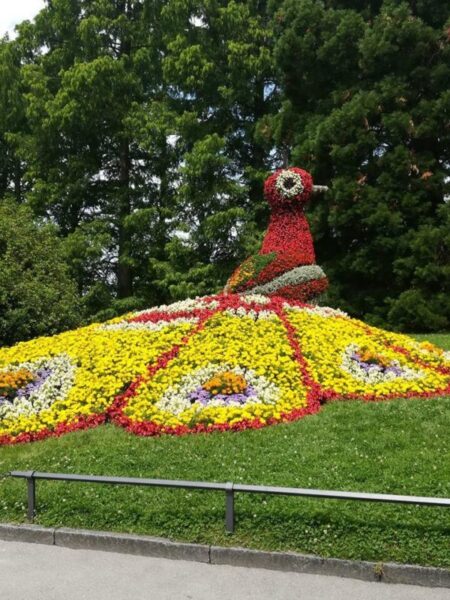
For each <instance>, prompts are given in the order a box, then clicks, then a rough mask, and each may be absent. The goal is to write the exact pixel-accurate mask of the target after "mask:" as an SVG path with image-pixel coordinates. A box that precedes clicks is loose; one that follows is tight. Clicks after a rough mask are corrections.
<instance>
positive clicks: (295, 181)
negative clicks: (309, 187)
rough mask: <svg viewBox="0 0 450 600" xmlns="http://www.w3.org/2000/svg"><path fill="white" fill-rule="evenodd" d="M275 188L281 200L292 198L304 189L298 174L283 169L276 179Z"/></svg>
mask: <svg viewBox="0 0 450 600" xmlns="http://www.w3.org/2000/svg"><path fill="white" fill-rule="evenodd" d="M275 187H276V188H277V190H278V192H279V193H280V194H281V195H282V196H283V198H294V196H297V195H298V194H301V193H302V192H303V190H304V189H305V186H304V185H303V180H302V178H301V176H300V174H299V173H296V172H295V171H291V170H289V169H284V170H283V171H281V173H280V174H279V175H278V177H277V181H276V183H275Z"/></svg>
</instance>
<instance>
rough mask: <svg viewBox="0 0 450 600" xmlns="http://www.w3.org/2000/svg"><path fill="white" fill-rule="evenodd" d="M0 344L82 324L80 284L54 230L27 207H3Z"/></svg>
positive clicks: (0, 215) (5, 203)
mask: <svg viewBox="0 0 450 600" xmlns="http://www.w3.org/2000/svg"><path fill="white" fill-rule="evenodd" d="M0 281H1V282H2V283H1V286H0V345H3V344H8V345H11V344H13V343H15V342H18V341H22V340H28V339H30V338H33V337H36V336H39V335H51V334H54V333H57V332H58V331H61V330H64V329H69V328H71V327H75V326H76V325H77V324H78V323H79V322H80V306H79V299H78V296H77V293H76V285H75V283H74V281H73V280H72V279H71V278H70V275H69V273H68V269H67V265H66V264H65V260H64V250H63V248H62V243H61V241H60V240H59V239H58V237H57V235H56V232H55V230H54V228H53V227H51V226H49V225H39V224H36V223H35V222H34V220H33V215H32V213H31V211H30V210H29V208H28V207H26V206H24V205H18V204H16V203H15V202H13V201H11V200H3V201H2V202H1V203H0Z"/></svg>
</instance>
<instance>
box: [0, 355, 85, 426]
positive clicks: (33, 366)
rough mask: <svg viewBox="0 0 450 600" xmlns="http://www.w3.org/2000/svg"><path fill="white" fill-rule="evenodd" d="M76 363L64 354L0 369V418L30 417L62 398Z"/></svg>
mask: <svg viewBox="0 0 450 600" xmlns="http://www.w3.org/2000/svg"><path fill="white" fill-rule="evenodd" d="M75 371H76V366H75V365H74V363H73V362H72V361H71V360H70V358H69V357H68V356H67V355H64V354H62V355H60V356H55V357H53V358H42V359H39V360H36V361H33V362H25V363H22V364H19V365H17V366H14V365H12V366H10V367H7V368H6V369H2V370H1V371H0V420H1V419H8V418H9V419H11V418H14V417H19V416H21V415H23V416H30V415H33V414H38V413H40V412H41V411H43V410H45V409H48V408H49V407H50V406H51V405H52V404H53V403H54V402H56V401H57V400H64V399H65V398H66V397H67V395H68V393H69V391H70V389H71V387H72V385H73V382H74V378H75Z"/></svg>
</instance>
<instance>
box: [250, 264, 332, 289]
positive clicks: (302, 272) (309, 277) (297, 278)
mask: <svg viewBox="0 0 450 600" xmlns="http://www.w3.org/2000/svg"><path fill="white" fill-rule="evenodd" d="M324 277H325V273H324V272H323V271H322V269H321V268H320V267H319V265H303V266H301V267H295V269H291V270H290V271H286V273H283V275H280V276H279V277H276V278H275V279H273V280H272V281H269V282H268V283H263V284H262V285H257V286H255V287H254V288H252V289H251V290H250V292H251V293H252V294H273V293H274V292H276V291H277V290H279V289H281V288H284V287H285V286H287V285H299V284H301V283H307V282H308V281H314V280H316V279H323V278H324Z"/></svg>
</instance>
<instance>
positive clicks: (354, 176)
mask: <svg viewBox="0 0 450 600" xmlns="http://www.w3.org/2000/svg"><path fill="white" fill-rule="evenodd" d="M361 4H362V3H358V2H325V3H317V2H312V1H310V0H299V1H294V0H287V1H286V2H284V3H283V6H282V8H281V9H279V11H278V12H277V14H276V20H277V22H278V23H279V25H278V27H279V30H278V32H279V39H278V44H277V62H278V65H279V67H280V69H281V70H282V73H283V81H284V84H285V93H286V101H285V105H284V110H283V112H282V114H280V115H279V116H278V118H277V119H276V120H275V123H274V128H275V137H276V139H277V143H278V144H282V143H289V144H291V145H292V161H293V162H294V163H299V164H303V165H305V166H306V167H310V168H311V169H312V171H313V174H314V175H315V176H316V179H317V180H318V181H320V183H328V184H330V185H331V188H332V191H331V192H330V193H329V194H328V195H327V197H326V198H325V199H324V200H323V201H322V202H321V203H320V205H317V206H316V207H315V209H314V210H313V214H312V216H311V217H312V221H313V229H314V230H315V234H316V241H317V249H318V254H319V260H320V262H321V264H323V266H324V268H325V270H326V272H327V273H328V275H329V277H330V280H331V284H332V288H331V292H330V299H331V301H332V302H334V303H335V304H336V305H339V306H341V307H343V308H345V309H347V310H349V311H350V312H352V313H353V314H356V315H360V316H363V315H364V316H365V317H366V318H368V319H370V320H371V321H372V322H374V323H378V324H385V323H388V324H389V325H390V327H392V328H396V327H402V328H403V329H409V330H412V329H416V330H417V329H424V330H433V329H440V328H445V327H448V325H449V324H450V296H449V294H448V289H449V288H448V285H449V283H448V282H449V268H450V267H449V261H450V246H449V217H448V212H449V210H450V206H449V205H448V204H445V203H444V197H445V193H446V188H447V186H448V183H447V182H448V177H449V168H450V163H449V160H448V148H449V128H448V115H449V110H450V95H449V92H448V89H447V88H448V81H449V80H450V61H449V58H450V51H449V44H448V22H447V20H448V17H449V14H450V9H449V7H448V6H447V7H446V8H444V6H443V3H442V2H438V1H436V2H431V1H430V2H426V3H420V4H419V3H415V2H410V3H406V2H402V3H398V2H391V1H388V0H386V1H385V2H383V3H370V4H368V5H366V6H365V7H363V6H362V5H361ZM446 23H447V25H446Z"/></svg>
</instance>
